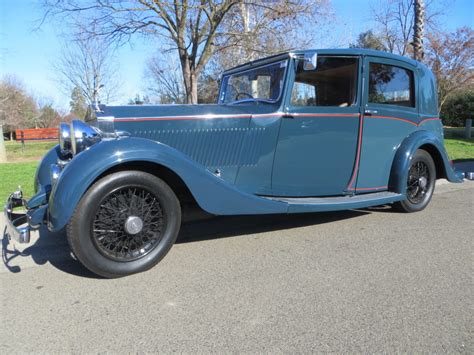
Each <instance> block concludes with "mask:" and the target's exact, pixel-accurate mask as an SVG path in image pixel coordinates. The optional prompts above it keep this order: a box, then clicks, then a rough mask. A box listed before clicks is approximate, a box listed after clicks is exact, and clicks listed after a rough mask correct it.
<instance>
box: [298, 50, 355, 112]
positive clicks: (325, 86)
mask: <svg viewBox="0 0 474 355" xmlns="http://www.w3.org/2000/svg"><path fill="white" fill-rule="evenodd" d="M357 71H358V65H357V58H350V57H349V58H347V57H325V56H319V57H318V61H317V66H316V69H315V70H304V69H303V62H302V61H299V62H298V64H297V67H296V75H295V82H294V84H293V89H292V91H291V105H293V106H338V107H347V106H351V105H352V104H354V102H355V99H356V91H357Z"/></svg>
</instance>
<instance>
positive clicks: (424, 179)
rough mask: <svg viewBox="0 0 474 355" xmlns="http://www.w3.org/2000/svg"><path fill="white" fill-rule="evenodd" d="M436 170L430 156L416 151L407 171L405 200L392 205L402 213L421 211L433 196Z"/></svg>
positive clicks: (425, 152) (424, 152) (422, 151)
mask: <svg viewBox="0 0 474 355" xmlns="http://www.w3.org/2000/svg"><path fill="white" fill-rule="evenodd" d="M435 183H436V168H435V164H434V161H433V158H431V155H430V154H429V153H428V152H427V151H425V150H422V149H419V150H417V151H416V153H415V155H414V156H413V159H412V160H411V163H410V167H409V169H408V178H407V190H406V199H405V200H403V201H400V202H397V203H395V204H394V207H395V208H396V209H397V210H399V211H402V212H418V211H421V210H423V209H424V208H425V207H426V206H427V205H428V203H429V202H430V200H431V197H432V196H433V192H434V188H435Z"/></svg>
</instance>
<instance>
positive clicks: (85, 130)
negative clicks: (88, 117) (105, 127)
mask: <svg viewBox="0 0 474 355" xmlns="http://www.w3.org/2000/svg"><path fill="white" fill-rule="evenodd" d="M101 139H102V136H101V134H100V132H99V131H98V130H97V129H95V128H94V127H91V126H89V125H88V124H86V123H84V122H83V121H80V120H73V121H72V123H71V148H72V154H73V155H76V154H78V153H80V152H82V151H83V150H86V149H87V148H89V147H90V146H92V145H94V144H95V143H97V142H99V141H100V140H101Z"/></svg>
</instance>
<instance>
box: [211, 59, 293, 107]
mask: <svg viewBox="0 0 474 355" xmlns="http://www.w3.org/2000/svg"><path fill="white" fill-rule="evenodd" d="M284 62H285V63H286V64H285V67H284V68H285V69H284V71H283V84H282V89H281V90H280V94H279V96H278V98H276V99H275V100H271V101H270V100H269V104H271V105H275V104H278V103H280V102H281V100H282V98H283V96H284V93H285V87H286V83H287V76H288V67H289V66H290V65H289V59H288V58H284V59H279V60H275V61H272V62H269V63H265V64H261V65H255V66H253V67H250V68H247V69H244V70H242V71H236V72H232V73H228V74H225V75H223V76H222V80H221V85H220V88H219V96H218V97H217V104H218V105H234V104H235V103H232V102H224V100H225V96H226V95H227V92H224V87H225V86H226V85H227V82H228V81H229V78H230V77H231V76H232V75H241V74H244V73H247V72H249V71H252V70H255V69H260V68H265V67H268V66H272V65H275V64H278V63H280V64H281V63H284ZM223 94H224V97H223Z"/></svg>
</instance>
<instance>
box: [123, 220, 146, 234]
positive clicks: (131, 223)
mask: <svg viewBox="0 0 474 355" xmlns="http://www.w3.org/2000/svg"><path fill="white" fill-rule="evenodd" d="M142 229H143V221H142V219H141V218H140V217H137V216H130V217H128V218H127V220H126V221H125V231H126V232H127V233H128V234H132V235H133V234H138V233H140V232H141V231H142Z"/></svg>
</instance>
